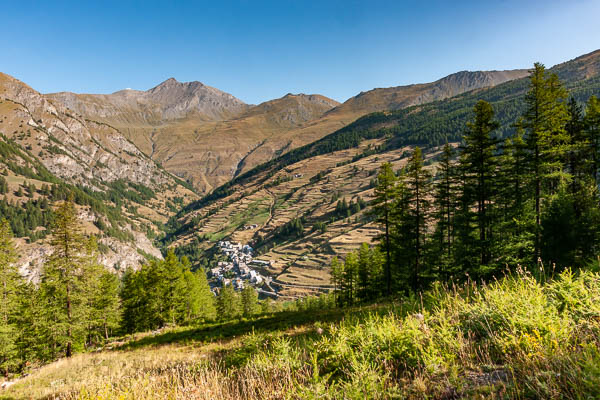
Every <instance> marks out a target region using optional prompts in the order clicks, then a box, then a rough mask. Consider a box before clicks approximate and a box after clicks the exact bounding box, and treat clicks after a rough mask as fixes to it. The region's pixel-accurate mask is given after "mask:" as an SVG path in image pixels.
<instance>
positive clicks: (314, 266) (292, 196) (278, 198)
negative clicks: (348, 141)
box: [175, 140, 437, 298]
mask: <svg viewBox="0 0 600 400" xmlns="http://www.w3.org/2000/svg"><path fill="white" fill-rule="evenodd" d="M381 143H382V141H380V140H370V141H365V142H364V143H362V144H361V146H360V147H358V148H354V149H349V150H342V151H337V152H334V153H329V154H326V155H320V156H316V157H312V158H309V159H306V160H303V161H300V162H297V163H295V164H292V165H290V166H288V167H286V168H284V169H282V170H280V171H277V172H276V173H275V174H273V175H272V176H269V177H268V178H267V177H266V176H263V177H259V178H257V179H255V180H254V181H253V183H251V184H248V185H246V186H244V187H239V186H238V187H235V188H234V191H233V194H231V195H230V196H228V197H225V198H222V199H220V200H218V201H217V202H215V203H213V204H211V205H209V206H207V207H204V208H201V209H199V210H197V211H196V212H194V213H193V214H191V215H190V216H188V221H192V222H193V224H194V228H193V229H192V230H191V231H190V232H188V233H187V234H186V235H183V236H182V237H181V238H180V239H179V241H178V242H176V243H175V245H180V244H184V243H188V242H189V241H190V240H191V239H193V238H194V237H197V238H199V240H200V243H201V247H202V248H203V249H208V248H210V247H212V246H214V245H215V243H216V242H217V241H219V240H222V239H228V240H232V241H236V242H241V243H249V244H251V245H253V246H255V247H256V249H257V250H258V251H259V254H260V255H259V258H260V259H263V260H269V261H271V265H270V266H265V267H262V268H258V270H259V272H261V273H263V274H266V275H268V276H271V277H273V287H274V288H275V289H277V290H278V294H279V296H280V297H282V298H296V297H300V296H304V295H306V294H315V293H319V292H323V291H327V290H329V289H331V287H332V286H331V282H330V273H329V264H330V261H331V258H332V257H333V256H335V255H337V256H338V257H341V258H343V256H344V255H345V254H347V253H348V252H350V251H352V250H356V249H357V248H358V247H359V246H360V244H361V243H365V242H366V243H369V244H370V243H372V242H373V240H374V238H376V237H377V236H378V235H379V233H380V228H379V227H378V226H377V224H375V223H374V222H372V218H371V217H370V215H369V207H366V208H365V209H362V210H361V211H359V212H358V213H355V214H353V215H352V216H350V217H348V218H341V219H340V218H339V217H336V216H335V209H336V204H337V202H338V200H342V199H345V200H346V202H348V203H349V202H354V201H356V200H357V199H358V198H360V199H362V200H364V201H365V202H366V203H367V204H368V203H369V202H370V201H371V200H372V198H373V188H372V187H371V184H370V182H371V180H372V179H374V178H375V176H376V174H377V171H378V169H379V167H380V165H381V164H382V163H383V162H391V163H392V165H393V166H394V169H400V168H401V167H403V166H404V165H405V164H406V162H407V157H408V154H409V153H410V150H411V148H410V147H404V148H400V149H397V150H393V151H390V152H386V153H382V154H376V155H371V156H368V157H363V158H359V159H357V160H355V161H352V160H353V157H355V156H356V155H358V154H361V153H363V152H364V150H366V149H367V148H369V146H377V145H379V144H381ZM436 154H437V153H436V152H435V151H434V152H431V153H429V154H428V155H427V157H428V158H431V157H434V156H435V155H436ZM318 174H320V175H321V178H320V179H318V180H317V178H316V176H317V175H318ZM294 218H301V219H302V221H303V222H302V223H303V227H304V232H303V235H302V237H300V238H283V239H282V238H281V237H279V236H278V232H279V231H280V230H281V227H282V226H284V225H285V224H286V223H288V222H290V221H292V220H293V219H294ZM317 223H320V224H326V229H325V230H322V229H317V227H316V226H315V225H316V224H317ZM254 224H256V225H257V227H256V228H254V229H247V228H248V225H254Z"/></svg>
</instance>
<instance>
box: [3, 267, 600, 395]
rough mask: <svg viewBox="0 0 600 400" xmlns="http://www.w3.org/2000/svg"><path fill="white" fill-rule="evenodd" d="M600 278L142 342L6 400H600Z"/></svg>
mask: <svg viewBox="0 0 600 400" xmlns="http://www.w3.org/2000/svg"><path fill="white" fill-rule="evenodd" d="M599 345H600V275H598V274H596V273H591V272H584V273H581V274H579V275H573V274H571V273H570V272H565V273H562V274H561V275H559V276H557V277H556V278H555V279H553V280H548V281H545V282H540V281H539V280H537V279H535V278H533V277H532V276H531V275H530V274H528V273H517V274H514V275H512V276H511V277H508V278H505V279H502V280H500V281H497V282H494V283H492V284H489V285H486V286H477V285H474V284H470V285H465V286H461V287H452V288H443V287H438V288H435V289H434V290H432V291H430V292H428V293H426V294H424V295H423V296H422V297H421V296H419V297H417V298H412V299H405V300H402V301H400V300H398V301H396V302H388V303H386V304H380V305H371V306H367V307H363V308H352V309H346V310H330V311H326V310H324V311H320V312H286V313H281V314H277V315H273V316H267V317H261V318H260V319H257V320H253V321H239V322H238V321H235V322H228V323H223V324H214V325H207V326H202V327H198V328H186V329H184V328H178V329H174V330H171V331H167V332H163V333H160V334H157V335H150V334H146V335H138V336H137V337H135V338H131V340H130V341H129V342H128V343H126V344H122V345H121V346H120V347H116V348H115V349H112V350H109V349H105V350H103V351H99V352H96V353H90V354H81V355H77V356H76V357H74V358H73V359H70V360H61V361H58V362H56V363H53V364H51V365H48V366H46V367H43V368H42V369H40V370H38V371H35V372H33V373H32V374H31V375H30V376H28V377H26V378H24V379H22V380H20V381H19V382H18V383H17V384H15V385H14V386H12V387H11V388H10V389H9V390H7V391H4V392H0V397H2V396H4V397H2V398H54V397H53V396H56V397H57V398H65V399H91V398H102V399H117V398H118V399H155V398H161V399H162V398H173V399H175V398H177V399H216V398H219V399H240V398H241V399H281V398H314V399H317V398H319V399H337V398H340V399H341V398H344V399H346V398H347V399H365V398H385V399H387V398H414V399H422V398H439V399H454V398H492V399H494V398H495V399H504V398H506V399H510V398H544V399H583V398H598V396H600V350H599Z"/></svg>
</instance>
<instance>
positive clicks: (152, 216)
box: [0, 74, 196, 275]
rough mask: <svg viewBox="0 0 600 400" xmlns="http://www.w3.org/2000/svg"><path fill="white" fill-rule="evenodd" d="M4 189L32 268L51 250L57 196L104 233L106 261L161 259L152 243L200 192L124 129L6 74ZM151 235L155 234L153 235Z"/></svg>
mask: <svg viewBox="0 0 600 400" xmlns="http://www.w3.org/2000/svg"><path fill="white" fill-rule="evenodd" d="M0 133H1V134H2V135H1V136H0V148H1V149H2V151H1V155H0V168H1V169H2V175H3V176H2V179H4V180H5V181H6V185H7V186H6V190H5V191H4V193H2V194H0V205H1V210H0V211H1V213H0V214H2V216H4V217H7V218H8V219H9V221H10V222H11V225H12V228H13V230H14V231H15V233H16V234H17V236H18V237H20V238H21V239H19V244H20V246H21V252H20V253H21V256H22V259H21V263H20V265H21V266H22V267H23V268H25V270H26V271H23V272H27V273H33V274H34V275H35V272H36V271H35V270H36V268H37V266H38V265H39V264H40V263H41V262H42V261H43V259H44V257H45V256H46V255H47V254H48V251H49V247H48V245H47V243H46V239H47V238H46V234H47V231H48V228H49V227H50V226H51V221H52V217H53V211H52V209H53V207H54V205H55V203H56V202H57V201H60V200H63V199H65V198H68V197H69V196H72V197H73V198H74V200H75V202H76V203H77V205H78V209H79V212H80V218H82V219H83V220H84V221H85V225H86V231H87V232H88V233H91V234H96V235H99V236H100V240H99V243H100V245H101V250H102V260H103V263H104V264H105V265H106V266H107V267H115V266H119V267H124V266H128V265H131V266H136V265H137V264H138V263H139V261H142V260H144V259H145V256H144V254H150V255H153V256H155V257H160V256H161V255H160V252H159V251H158V249H157V248H156V247H155V246H154V244H153V243H152V241H151V239H150V238H151V237H153V236H154V235H155V234H156V233H157V232H158V227H159V226H160V225H161V224H162V222H164V221H166V219H167V218H169V216H170V215H171V214H172V213H173V210H175V209H176V207H177V205H176V204H177V202H175V201H174V199H176V198H179V200H177V201H179V205H181V204H183V203H185V202H188V201H191V200H192V199H195V198H196V195H195V194H194V193H193V192H192V191H190V190H189V189H188V188H186V187H184V186H183V185H182V182H181V181H179V180H178V179H176V178H175V177H174V176H173V175H171V174H170V173H168V172H167V171H165V170H163V169H161V168H160V167H159V166H158V165H157V164H156V163H155V162H154V161H153V160H151V159H150V158H149V157H147V156H146V155H145V154H144V153H142V152H141V151H140V150H139V149H138V148H137V147H136V146H135V145H134V144H133V143H131V142H130V141H129V140H127V139H126V138H125V137H124V136H123V135H122V134H121V133H120V132H119V131H118V130H116V129H115V128H113V127H112V126H110V125H107V124H105V123H102V122H96V121H93V120H89V119H85V118H83V117H82V116H80V115H77V114H76V113H74V112H73V111H72V110H69V109H67V108H66V107H65V106H64V105H63V104H62V103H60V102H53V101H52V100H49V99H47V98H46V97H44V96H43V95H41V94H40V93H38V92H36V91H35V90H33V89H32V88H30V87H29V86H27V85H26V84H24V83H23V82H20V81H19V80H17V79H14V78H12V77H10V76H8V75H4V74H0ZM149 237H150V238H149Z"/></svg>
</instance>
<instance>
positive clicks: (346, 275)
mask: <svg viewBox="0 0 600 400" xmlns="http://www.w3.org/2000/svg"><path fill="white" fill-rule="evenodd" d="M357 278H358V257H357V255H356V253H355V252H353V251H352V252H350V253H348V254H347V255H346V260H345V262H344V272H343V276H342V279H343V281H344V292H343V296H344V302H345V304H347V305H352V304H354V302H355V301H356V289H357V280H358V279H357Z"/></svg>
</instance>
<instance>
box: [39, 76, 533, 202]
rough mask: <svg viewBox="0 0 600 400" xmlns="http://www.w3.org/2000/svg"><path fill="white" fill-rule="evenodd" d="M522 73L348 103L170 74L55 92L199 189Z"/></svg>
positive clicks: (450, 80)
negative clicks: (360, 126)
mask: <svg viewBox="0 0 600 400" xmlns="http://www.w3.org/2000/svg"><path fill="white" fill-rule="evenodd" d="M526 74H527V71H526V70H514V71H478V72H468V71H463V72H459V73H456V74H452V75H450V76H448V77H445V78H442V79H440V80H438V81H436V82H432V83H428V84H417V85H409V86H398V87H392V88H383V89H373V90H370V91H368V92H364V93H361V94H359V95H357V96H355V97H353V98H351V99H348V100H347V101H346V102H344V103H342V104H339V103H338V102H337V101H335V100H332V99H329V98H327V97H325V96H322V95H317V94H312V95H305V94H297V95H294V94H291V93H290V94H287V95H285V96H283V97H281V98H279V99H274V100H270V101H266V102H264V103H261V104H258V105H256V106H251V105H247V104H244V103H243V102H242V101H240V100H238V99H236V98H235V97H234V96H232V95H230V94H227V93H224V92H221V91H219V90H218V89H214V88H211V87H209V86H206V85H204V84H202V83H200V82H187V83H181V82H178V81H176V80H175V79H173V78H170V79H168V80H167V81H165V82H163V83H161V84H159V85H158V86H156V87H154V88H152V89H149V90H147V91H137V90H121V91H118V92H115V93H113V94H109V95H91V94H74V93H66V92H63V93H55V94H49V95H47V97H48V98H49V99H52V100H53V101H56V102H62V103H63V104H64V105H65V106H66V107H69V108H70V109H72V110H75V111H76V112H77V113H80V114H82V115H84V116H85V117H86V118H90V119H94V120H98V121H101V122H104V123H107V124H109V125H111V126H114V127H115V128H117V129H118V130H119V131H120V132H122V133H123V134H124V135H125V136H126V137H127V138H128V139H130V140H131V141H132V142H133V143H135V144H136V146H137V147H138V148H140V149H141V150H142V151H143V152H144V153H145V154H147V155H148V156H149V157H151V158H152V159H153V160H156V161H157V162H160V163H161V164H162V165H163V166H164V167H165V168H166V169H167V170H168V171H169V172H172V173H173V174H176V175H177V176H179V177H181V178H183V179H186V180H187V181H188V182H190V183H191V184H192V185H193V186H194V187H195V188H196V189H197V190H198V191H200V192H201V193H207V192H209V191H211V190H212V189H213V188H215V187H216V186H218V185H220V184H223V183H225V182H227V181H228V180H230V179H231V178H233V177H235V176H236V175H239V174H240V173H243V172H245V171H247V170H249V169H250V168H252V167H254V166H256V165H259V164H261V163H262V162H265V161H268V160H270V159H272V158H274V157H276V156H278V155H280V154H283V153H285V152H287V151H290V150H292V149H294V148H296V147H299V146H302V145H304V144H307V143H310V142H312V141H315V140H318V139H320V138H321V137H323V136H325V135H327V134H329V133H331V132H333V131H335V130H337V129H339V128H341V127H343V126H345V125H347V124H349V123H351V122H353V121H354V120H356V119H357V118H359V117H361V116H363V115H365V114H368V113H370V112H374V111H383V110H395V109H401V108H405V107H409V106H412V105H416V104H424V103H427V102H431V101H435V100H441V99H445V98H448V97H452V96H454V95H456V94H460V93H464V92H466V91H470V90H475V89H480V88H483V87H490V86H494V85H497V84H499V83H503V82H506V81H508V80H511V79H517V78H520V77H523V76H525V75H526Z"/></svg>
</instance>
